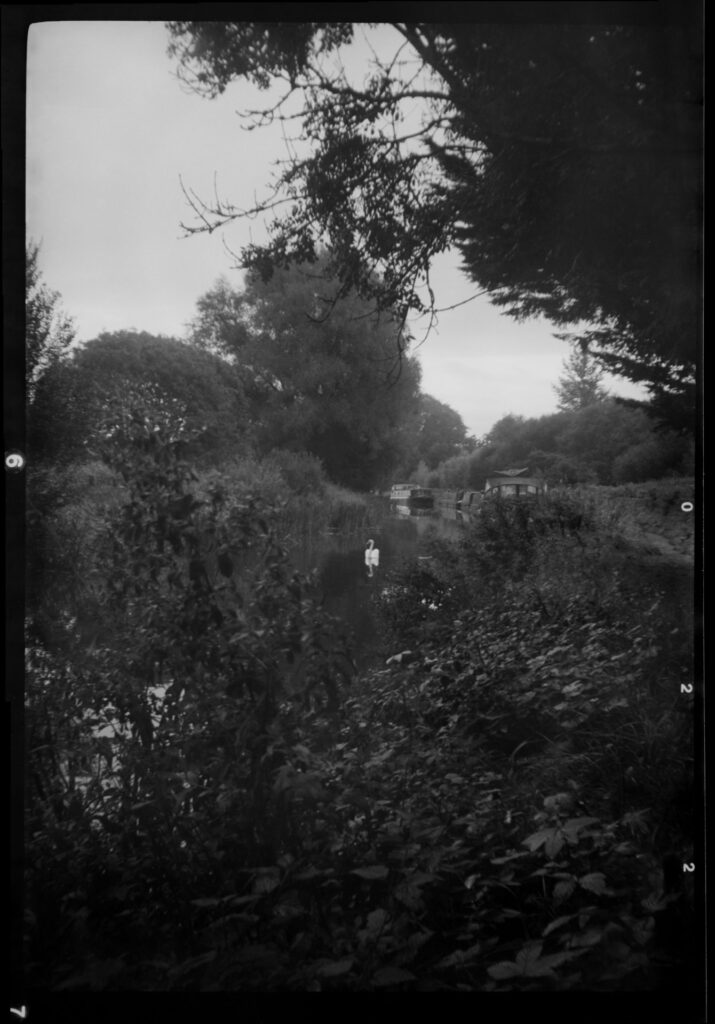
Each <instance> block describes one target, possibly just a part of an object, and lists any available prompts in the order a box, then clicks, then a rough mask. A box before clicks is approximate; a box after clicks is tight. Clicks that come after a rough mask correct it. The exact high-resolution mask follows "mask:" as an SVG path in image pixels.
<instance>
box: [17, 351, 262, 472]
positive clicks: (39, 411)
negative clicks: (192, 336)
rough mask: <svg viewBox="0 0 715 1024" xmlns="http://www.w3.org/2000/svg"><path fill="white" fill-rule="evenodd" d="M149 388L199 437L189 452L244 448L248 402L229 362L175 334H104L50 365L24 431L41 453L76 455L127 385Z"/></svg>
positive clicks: (217, 453)
mask: <svg viewBox="0 0 715 1024" xmlns="http://www.w3.org/2000/svg"><path fill="white" fill-rule="evenodd" d="M134 385H141V386H145V385H147V386H151V387H153V388H157V389H159V391H160V392H161V393H162V394H163V395H165V396H166V397H167V399H168V400H170V401H171V402H172V403H174V404H176V405H177V406H178V407H180V408H181V409H183V411H184V415H185V418H186V425H187V427H188V429H189V430H190V431H193V432H195V433H196V434H198V437H197V439H196V440H195V441H194V442H193V444H192V446H191V450H192V452H193V454H195V455H201V457H202V458H204V459H206V458H208V459H209V460H210V461H214V460H215V459H217V458H220V457H222V456H224V455H228V454H231V453H236V452H237V451H240V450H241V449H242V447H244V446H245V442H246V435H247V429H248V417H247V410H246V402H245V399H244V397H243V394H242V391H241V385H240V381H239V379H238V377H237V375H236V373H235V371H234V370H233V368H232V367H231V366H229V365H227V363H226V362H225V361H224V360H222V359H219V358H218V357H217V356H216V355H212V354H210V353H208V352H202V351H199V350H198V349H196V348H195V347H194V346H192V345H187V344H186V343H184V342H182V341H178V340H177V339H175V338H167V337H155V336H154V335H151V334H147V333H146V332H138V331H116V332H114V333H104V334H101V335H99V337H97V338H95V339H93V340H92V341H89V342H86V343H85V344H84V345H83V346H82V348H79V349H77V350H76V351H75V352H74V353H73V355H72V358H71V359H69V360H65V361H64V362H62V363H59V364H57V365H56V366H55V367H53V368H52V369H51V370H49V371H48V372H47V373H46V374H45V375H44V377H43V378H42V380H41V381H40V384H39V385H38V391H37V399H36V401H35V403H34V407H33V411H32V415H31V416H30V422H29V428H30V429H29V436H30V441H31V444H32V446H33V448H34V450H35V453H36V455H37V456H38V457H40V458H46V459H53V460H54V459H62V460H71V459H73V458H80V457H82V455H84V453H85V451H86V446H87V445H89V446H90V448H91V446H92V442H93V439H94V438H95V435H96V432H97V430H98V427H99V424H100V423H101V421H102V419H103V418H104V417H105V416H106V415H107V413H108V412H109V411H110V409H112V408H114V407H119V406H120V405H121V404H122V402H123V400H124V396H125V395H126V393H127V389H128V388H129V387H130V386H134Z"/></svg>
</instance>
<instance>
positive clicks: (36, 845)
mask: <svg viewBox="0 0 715 1024" xmlns="http://www.w3.org/2000/svg"><path fill="white" fill-rule="evenodd" d="M182 429H183V428H182V427H181V425H180V423H179V424H177V423H176V422H171V416H170V415H169V414H167V410H166V409H165V408H164V407H163V406H162V405H161V401H160V400H159V404H158V406H157V401H156V397H155V396H153V395H152V394H151V393H147V392H146V391H143V390H141V389H140V390H139V391H138V392H136V393H134V394H132V395H129V396H127V405H126V408H125V410H124V414H123V415H122V416H121V417H120V418H119V419H116V420H113V421H111V422H108V423H107V424H106V430H104V431H103V436H104V438H105V444H104V455H105V458H106V459H107V463H108V464H109V465H110V466H111V468H112V470H113V472H114V473H115V474H116V475H117V476H118V477H119V478H120V479H122V480H123V486H124V488H125V492H126V497H125V500H124V501H123V502H122V504H121V505H120V506H118V507H116V508H114V509H113V512H112V515H111V521H109V522H108V523H102V524H100V525H101V526H103V527H104V531H103V533H102V531H101V530H100V531H99V533H98V535H97V536H96V537H95V538H89V542H88V547H89V548H90V549H91V550H93V551H94V553H95V556H96V554H97V550H98V548H99V547H101V548H102V552H103V553H102V560H103V561H102V564H103V566H104V569H105V571H104V574H103V578H104V591H103V595H102V597H103V600H102V601H101V602H99V603H98V604H97V608H96V613H97V619H96V621H95V623H94V635H93V639H92V642H91V644H89V645H88V644H87V643H86V640H85V639H84V638H83V637H82V635H81V633H80V630H79V626H78V622H77V609H78V604H77V602H76V601H75V600H74V599H73V594H72V593H70V592H69V591H65V592H64V593H63V594H62V595H60V596H59V597H58V608H57V614H56V620H57V624H58V626H57V628H58V630H59V629H62V631H63V634H64V635H63V637H62V638H61V642H55V643H53V644H52V646H51V647H50V648H49V649H48V648H47V647H46V646H45V645H43V644H42V643H41V642H40V640H39V639H38V637H37V634H36V631H35V630H34V629H33V628H32V624H31V628H30V631H29V636H30V643H29V648H28V652H29V653H28V688H27V726H28V728H27V749H28V776H27V777H28V790H29V791H28V809H29V812H28V836H29V849H28V860H27V863H28V872H27V894H28V906H29V908H30V915H29V917H28V922H29V932H28V937H27V939H28V949H29V956H30V961H31V966H30V975H31V980H32V981H33V982H34V983H36V984H40V985H41V986H42V987H48V986H49V987H50V988H55V987H62V988H80V989H81V988H86V987H90V988H95V987H100V988H101V987H105V986H106V985H108V984H110V985H111V984H114V983H116V980H117V977H118V976H120V975H121V977H122V978H124V982H123V984H125V985H127V984H130V982H129V981H128V980H127V979H129V978H131V977H136V976H139V975H141V972H142V971H143V970H148V969H149V966H150V962H151V961H152V959H153V957H154V954H155V951H156V950H157V949H159V950H163V952H164V955H165V954H166V952H167V951H168V952H169V954H170V955H171V956H173V957H175V958H178V959H179V960H181V958H182V957H183V956H188V952H187V951H190V952H191V954H192V955H196V954H197V952H198V951H200V948H201V947H200V942H197V940H196V936H195V930H196V928H197V926H199V924H200V919H201V911H202V908H204V907H206V906H214V905H217V904H218V903H219V901H221V900H223V899H229V898H231V897H232V896H234V897H235V896H236V890H235V885H236V880H237V878H238V877H240V874H241V871H243V870H246V869H251V870H252V869H253V867H254V866H255V865H260V864H274V863H276V861H277V860H278V859H279V858H280V856H281V855H282V854H283V853H284V852H286V850H288V849H291V848H292V849H293V851H294V852H293V855H294V856H295V853H296V852H297V851H298V846H299V844H300V841H301V840H300V827H299V819H300V815H301V814H302V807H303V803H302V801H303V800H304V799H306V798H308V797H309V795H310V794H315V793H319V792H320V787H321V783H320V779H319V777H318V776H316V775H315V773H311V772H306V771H305V767H306V763H307V762H310V759H311V756H312V755H311V754H310V752H309V751H308V750H307V749H306V748H304V747H301V746H300V744H297V740H296V726H297V722H298V721H299V720H300V719H302V720H304V721H310V720H311V717H315V716H320V715H322V714H325V713H326V708H327V709H331V708H334V707H335V705H336V702H337V694H338V685H339V681H340V679H341V678H343V679H345V678H349V676H350V675H351V673H352V662H351V660H350V656H349V651H348V650H347V648H346V646H345V643H344V641H343V638H342V636H341V633H340V631H339V630H338V629H337V624H336V623H335V622H334V620H332V619H331V618H330V616H327V615H326V614H325V613H323V612H322V610H321V609H320V606H319V601H318V595H317V594H316V593H315V590H314V582H313V580H312V578H310V577H304V576H301V575H300V574H298V573H295V572H293V570H292V568H291V566H290V563H289V561H288V559H287V557H286V554H285V552H284V551H283V550H282V548H281V547H280V546H279V545H278V544H277V543H276V540H275V537H274V535H273V533H272V530H271V525H270V517H269V514H268V513H267V511H266V510H265V509H263V508H262V506H261V505H260V503H259V502H258V501H257V500H255V499H250V498H246V499H245V500H244V501H243V502H239V501H234V502H232V503H231V504H230V505H229V506H227V505H226V503H225V500H224V495H223V494H222V493H221V492H220V490H219V489H218V488H214V490H213V491H212V492H211V494H210V496H209V497H208V498H205V499H202V498H200V497H198V496H197V494H196V478H195V474H194V473H193V471H192V470H191V468H190V467H189V465H188V464H187V463H185V462H183V461H182V459H181V458H180V456H179V453H180V449H181V447H182V446H183V445H184V443H185V439H184V437H183V435H182ZM294 798H295V799H294ZM296 844H297V845H296ZM118 949H120V950H122V951H123V952H122V955H121V956H120V957H119V959H117V956H116V951H117V950H118ZM131 950H133V951H134V952H133V953H132V954H130V953H129V951H131ZM127 958H128V959H129V962H127ZM137 972H138V974H137ZM150 973H151V972H150ZM154 973H155V971H154Z"/></svg>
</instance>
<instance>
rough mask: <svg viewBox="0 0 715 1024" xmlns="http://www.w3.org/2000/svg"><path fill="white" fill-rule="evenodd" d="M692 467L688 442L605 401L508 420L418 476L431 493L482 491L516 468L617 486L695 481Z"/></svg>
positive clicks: (557, 480)
mask: <svg viewBox="0 0 715 1024" xmlns="http://www.w3.org/2000/svg"><path fill="white" fill-rule="evenodd" d="M693 464H694V452H693V443H692V440H691V439H690V438H689V437H688V436H687V435H684V434H681V433H679V432H676V431H673V430H668V429H664V428H661V429H657V428H656V427H655V426H654V424H653V421H652V419H651V418H650V417H649V416H648V415H647V414H646V413H645V411H644V410H643V409H641V408H639V407H638V406H631V405H628V404H626V403H623V402H620V401H618V400H614V399H610V398H605V399H601V400H600V401H596V402H594V403H592V404H590V405H586V406H583V407H582V408H577V409H570V410H567V411H564V412H559V413H552V414H551V415H548V416H540V417H536V418H528V419H527V418H525V417H524V416H514V415H512V414H509V415H508V416H503V417H502V419H500V420H498V421H497V423H495V424H494V426H493V427H492V429H491V430H490V431H489V433H488V434H486V436H485V437H483V438H481V439H480V441H479V443H478V445H477V447H476V449H475V450H474V451H473V452H471V453H463V454H462V455H457V456H453V457H452V458H450V459H447V460H446V461H445V462H443V463H442V464H440V465H439V466H438V467H437V468H436V469H435V470H433V471H431V472H428V471H427V470H426V468H424V469H423V471H422V473H420V474H417V476H418V477H419V480H420V482H422V483H424V484H426V485H428V486H433V487H445V488H463V489H466V490H482V488H483V487H484V481H485V479H486V477H487V476H488V475H489V474H490V473H493V472H496V471H499V470H501V469H505V468H507V467H509V466H529V467H530V468H531V469H532V470H533V471H535V472H539V473H541V474H543V476H544V477H545V479H546V480H547V481H548V483H550V484H575V483H587V482H590V483H601V484H612V483H626V482H629V481H630V482H634V483H635V482H640V481H645V480H655V479H659V478H661V477H666V476H679V475H684V476H689V475H692V473H693Z"/></svg>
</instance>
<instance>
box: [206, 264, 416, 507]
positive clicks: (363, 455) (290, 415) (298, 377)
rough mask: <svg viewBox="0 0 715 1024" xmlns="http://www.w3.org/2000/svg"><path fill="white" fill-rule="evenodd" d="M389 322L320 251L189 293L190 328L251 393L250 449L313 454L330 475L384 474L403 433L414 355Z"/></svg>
mask: <svg viewBox="0 0 715 1024" xmlns="http://www.w3.org/2000/svg"><path fill="white" fill-rule="evenodd" d="M398 327H399V325H396V323H395V319H394V317H393V316H391V315H390V314H389V313H386V312H383V313H379V312H377V311H376V310H375V309H374V308H373V307H372V306H371V305H370V304H369V303H366V302H365V301H364V300H362V299H360V298H359V296H358V295H357V294H356V293H354V292H352V293H349V294H344V293H342V291H341V287H340V283H339V282H337V281H336V279H335V278H334V276H333V274H332V270H331V264H330V260H329V258H328V256H327V254H325V253H323V254H321V255H320V256H319V257H317V258H316V260H315V262H313V263H310V264H305V265H293V266H292V267H290V268H282V269H278V270H277V271H276V273H275V274H274V275H273V276H272V277H271V278H270V279H269V280H267V281H266V280H263V279H262V277H261V276H260V275H259V274H258V273H256V272H252V273H250V274H249V275H248V276H247V280H246V283H245V287H244V288H243V289H242V290H234V289H232V288H231V287H230V286H229V285H228V283H227V282H226V281H218V282H217V284H216V285H215V286H214V288H212V289H211V290H210V291H209V292H208V293H206V294H205V295H204V296H202V297H201V298H200V299H199V301H198V303H197V315H196V317H195V319H194V321H193V323H192V324H191V327H190V332H189V334H190V338H191V340H192V341H193V342H194V343H195V344H198V345H200V346H202V347H204V348H207V349H209V350H212V351H214V352H216V353H219V354H220V355H222V356H223V357H224V358H226V359H229V360H230V361H231V363H232V366H233V368H234V369H235V372H236V373H237V375H238V376H239V377H240V379H241V380H242V383H243V388H244V390H245V393H246V394H247V395H248V396H249V400H250V410H251V411H250V415H251V420H252V425H253V435H254V437H255V440H256V444H257V445H258V449H259V451H261V452H262V453H267V452H269V451H271V450H273V449H275V448H281V449H289V450H294V451H306V452H309V453H310V454H312V455H315V456H317V457H318V458H319V459H320V460H321V461H322V463H323V465H324V467H325V470H326V472H327V473H328V475H329V476H330V477H331V479H333V480H334V481H335V482H337V483H341V484H344V485H347V486H350V487H356V488H369V487H373V486H376V485H379V484H382V483H384V482H385V481H386V480H387V478H388V477H389V474H390V472H391V470H392V468H393V466H394V465H395V464H396V463H397V462H398V461H399V460H400V458H401V455H402V452H403V450H404V447H405V445H406V444H407V442H408V440H409V435H408V423H409V421H410V416H411V414H412V412H413V411H414V410H415V409H416V405H417V399H418V395H419V382H420V370H419V364H418V363H417V362H416V361H415V360H414V359H411V358H410V357H409V356H407V355H406V352H407V350H408V346H409V339H408V338H407V337H405V336H404V334H403V335H402V338H403V341H402V352H401V353H396V351H395V347H394V339H395V331H396V330H397V329H398Z"/></svg>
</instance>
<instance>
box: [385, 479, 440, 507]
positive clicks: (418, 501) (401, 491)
mask: <svg viewBox="0 0 715 1024" xmlns="http://www.w3.org/2000/svg"><path fill="white" fill-rule="evenodd" d="M390 501H399V502H400V504H402V505H409V506H410V507H411V508H421V509H432V508H433V507H434V496H433V494H432V491H431V490H430V489H429V488H428V487H419V486H418V485H417V484H393V485H392V490H391V491H390Z"/></svg>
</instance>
